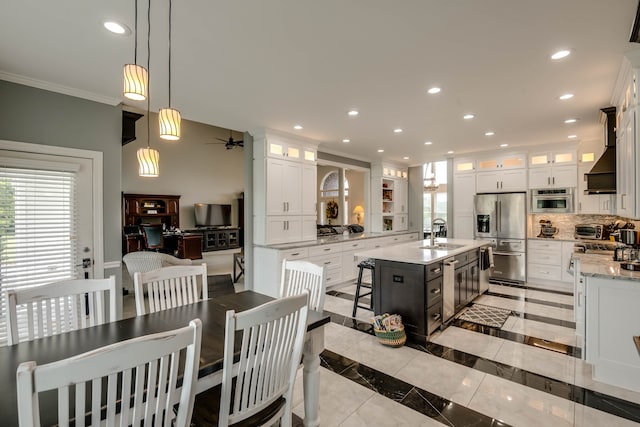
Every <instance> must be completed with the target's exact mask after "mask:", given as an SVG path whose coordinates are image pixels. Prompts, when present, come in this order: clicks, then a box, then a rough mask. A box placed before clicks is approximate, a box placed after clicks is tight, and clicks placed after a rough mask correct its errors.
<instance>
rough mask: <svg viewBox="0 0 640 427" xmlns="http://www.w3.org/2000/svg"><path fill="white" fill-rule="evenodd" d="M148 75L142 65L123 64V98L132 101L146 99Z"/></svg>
mask: <svg viewBox="0 0 640 427" xmlns="http://www.w3.org/2000/svg"><path fill="white" fill-rule="evenodd" d="M148 87H149V74H148V73H147V69H146V68H144V67H143V66H142V65H137V64H125V66H124V96H126V97H127V98H129V99H133V100H134V101H143V100H145V99H147V88H148Z"/></svg>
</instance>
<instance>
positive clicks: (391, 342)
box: [373, 326, 407, 347]
mask: <svg viewBox="0 0 640 427" xmlns="http://www.w3.org/2000/svg"><path fill="white" fill-rule="evenodd" d="M373 330H374V332H375V333H376V337H378V341H379V342H380V344H382V345H386V346H389V347H402V346H403V345H404V343H406V342H407V334H405V333H404V326H403V327H402V329H398V330H395V331H382V330H380V329H375V328H374V329H373Z"/></svg>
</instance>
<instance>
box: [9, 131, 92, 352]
mask: <svg viewBox="0 0 640 427" xmlns="http://www.w3.org/2000/svg"><path fill="white" fill-rule="evenodd" d="M3 148H9V149H3ZM20 149H24V150H20ZM38 149H40V150H42V151H44V152H45V153H38V152H35V151H36V150H38ZM56 151H60V152H61V154H51V152H56ZM47 152H49V153H47ZM62 154H66V155H62ZM69 154H79V155H85V154H86V155H87V157H80V156H77V157H76V156H74V155H69ZM96 167H97V171H96ZM97 172H99V176H100V179H96V177H97V176H98V173H97ZM101 176H102V154H101V153H95V152H87V151H85V150H71V149H57V148H56V147H50V146H38V145H35V144H23V143H14V142H10V141H0V290H1V292H2V294H3V295H2V302H3V304H4V300H5V298H4V293H5V292H6V290H7V289H11V288H19V287H28V286H36V285H42V284H45V283H50V282H53V281H58V280H64V279H70V278H84V277H89V278H92V277H99V278H101V277H103V276H104V271H103V265H104V259H103V256H104V255H103V248H102V238H101V237H102V180H101ZM96 181H98V182H96ZM96 198H99V199H100V200H98V201H97V200H96ZM97 208H99V210H98V209H97ZM83 261H84V262H83ZM1 309H2V312H4V307H1ZM1 321H4V316H2V317H1ZM0 330H1V331H2V332H1V333H0V335H4V330H5V328H3V327H0ZM4 338H5V337H4V336H0V342H3V341H4Z"/></svg>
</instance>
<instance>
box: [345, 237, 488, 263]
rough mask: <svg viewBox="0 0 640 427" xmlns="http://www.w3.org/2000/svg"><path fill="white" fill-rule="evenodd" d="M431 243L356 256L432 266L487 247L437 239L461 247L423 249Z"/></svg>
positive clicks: (417, 242)
mask: <svg viewBox="0 0 640 427" xmlns="http://www.w3.org/2000/svg"><path fill="white" fill-rule="evenodd" d="M429 243H430V242H429V240H428V239H427V240H418V241H413V242H407V243H401V244H399V245H393V246H388V247H384V248H378V249H370V250H364V251H361V252H356V253H355V255H356V256H361V257H366V258H374V259H381V260H385V261H397V262H405V263H410V264H431V263H433V262H436V261H441V260H443V259H445V258H449V257H451V256H454V255H457V254H461V253H463V252H467V251H471V250H473V249H477V248H479V247H480V246H484V245H487V242H485V241H481V240H465V239H444V238H438V239H436V243H444V244H451V245H460V247H457V248H451V249H423V248H422V246H428V245H429Z"/></svg>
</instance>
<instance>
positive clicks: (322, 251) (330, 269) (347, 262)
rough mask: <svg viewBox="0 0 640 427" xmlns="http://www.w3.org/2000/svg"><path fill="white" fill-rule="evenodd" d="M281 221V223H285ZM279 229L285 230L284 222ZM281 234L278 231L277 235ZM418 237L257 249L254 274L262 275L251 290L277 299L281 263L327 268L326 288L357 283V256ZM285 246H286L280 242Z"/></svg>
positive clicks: (255, 247) (415, 239) (366, 275)
mask: <svg viewBox="0 0 640 427" xmlns="http://www.w3.org/2000/svg"><path fill="white" fill-rule="evenodd" d="M284 218H286V217H280V220H281V221H286V220H285V219H284ZM273 222H274V223H276V227H278V226H279V227H283V225H282V222H281V223H280V224H277V221H275V219H274V221H273ZM281 231H282V230H281V229H279V230H278V232H281ZM419 237H420V235H419V233H417V232H413V233H401V234H391V235H387V236H384V237H374V238H368V239H348V240H345V241H343V242H337V243H327V244H316V241H313V242H300V243H294V244H293V245H295V246H294V247H292V248H285V249H280V248H277V247H271V246H260V245H258V246H254V247H253V255H254V260H255V261H254V262H255V270H256V272H259V273H258V275H257V276H256V280H254V281H253V283H252V288H251V290H253V291H256V292H260V293H262V294H265V295H269V296H272V297H274V298H277V297H278V296H279V295H278V294H279V292H280V275H281V269H282V261H283V260H285V259H287V260H306V261H310V262H313V263H315V264H318V265H321V266H324V267H326V269H327V275H326V279H327V285H329V286H331V285H335V284H337V283H341V282H345V281H349V280H354V279H355V278H356V277H357V275H358V268H357V265H358V263H359V261H360V259H357V257H356V256H355V253H356V252H362V251H364V250H367V249H377V248H380V247H383V246H384V247H387V246H391V245H396V244H400V243H406V242H409V241H417V240H418V238H419ZM280 243H284V242H280ZM369 271H370V270H365V280H370V276H369V274H368V273H369Z"/></svg>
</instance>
